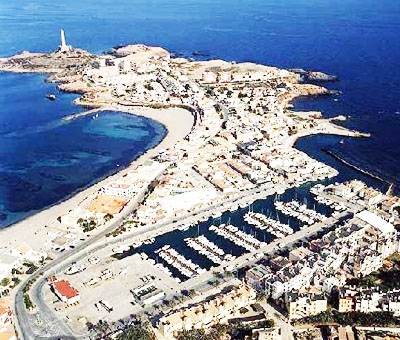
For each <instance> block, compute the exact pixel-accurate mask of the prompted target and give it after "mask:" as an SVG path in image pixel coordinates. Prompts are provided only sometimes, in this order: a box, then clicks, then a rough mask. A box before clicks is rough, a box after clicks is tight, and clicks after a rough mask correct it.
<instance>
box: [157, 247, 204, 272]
mask: <svg viewBox="0 0 400 340" xmlns="http://www.w3.org/2000/svg"><path fill="white" fill-rule="evenodd" d="M155 253H156V254H158V256H160V257H161V258H162V259H163V260H164V261H165V262H167V263H168V264H169V265H171V266H172V267H174V268H176V269H177V270H178V271H179V272H180V273H181V274H182V275H184V276H186V277H188V278H192V277H195V276H198V275H200V274H202V273H204V272H206V270H205V269H204V268H201V267H200V266H199V265H197V264H195V263H193V262H192V261H191V260H189V259H187V258H186V257H184V256H183V255H181V254H179V253H178V252H177V251H176V250H175V249H174V248H171V246H170V245H165V246H164V247H162V248H161V249H158V250H156V251H155Z"/></svg>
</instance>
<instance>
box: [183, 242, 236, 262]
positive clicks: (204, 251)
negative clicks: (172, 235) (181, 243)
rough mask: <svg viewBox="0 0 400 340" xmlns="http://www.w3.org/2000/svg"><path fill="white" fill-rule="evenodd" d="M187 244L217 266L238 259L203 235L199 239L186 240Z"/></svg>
mask: <svg viewBox="0 0 400 340" xmlns="http://www.w3.org/2000/svg"><path fill="white" fill-rule="evenodd" d="M185 242H186V244H187V245H188V246H189V247H190V248H193V249H194V250H196V251H197V252H198V253H199V254H201V255H204V256H206V257H207V258H208V259H210V260H211V261H212V262H214V263H215V264H218V265H220V264H222V263H224V262H226V261H231V260H234V259H235V258H236V257H235V256H233V255H230V254H226V253H225V252H224V251H223V250H222V249H221V248H219V247H218V246H217V245H215V244H214V243H213V242H211V241H209V240H208V239H207V238H206V237H205V236H203V235H201V236H199V237H197V238H186V239H185Z"/></svg>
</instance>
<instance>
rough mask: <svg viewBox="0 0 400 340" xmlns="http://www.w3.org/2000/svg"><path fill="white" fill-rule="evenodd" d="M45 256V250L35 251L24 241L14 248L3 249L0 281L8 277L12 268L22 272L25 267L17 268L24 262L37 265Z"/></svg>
mask: <svg viewBox="0 0 400 340" xmlns="http://www.w3.org/2000/svg"><path fill="white" fill-rule="evenodd" d="M46 258H47V253H46V252H42V251H36V250H34V249H32V248H31V247H30V246H29V245H28V244H26V243H22V244H20V245H19V246H17V247H15V248H10V249H5V250H3V251H2V252H1V253H0V281H1V280H3V279H5V278H10V276H11V275H12V273H13V270H18V271H19V272H22V273H24V272H25V271H26V268H25V269H22V270H19V269H20V268H22V267H23V264H24V263H28V264H32V265H37V264H40V263H42V262H43V261H44V260H45V259H46ZM3 288H4V287H3ZM0 293H1V288H0Z"/></svg>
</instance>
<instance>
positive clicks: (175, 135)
mask: <svg viewBox="0 0 400 340" xmlns="http://www.w3.org/2000/svg"><path fill="white" fill-rule="evenodd" d="M100 110H112V111H120V112H126V113H132V114H136V115H139V116H143V117H147V118H150V119H153V120H156V121H158V122H160V123H161V124H163V125H164V126H165V127H166V129H167V131H168V132H167V135H166V136H165V138H164V139H163V140H162V141H161V143H159V144H158V145H157V146H156V147H155V148H153V149H150V150H148V151H147V152H146V153H144V154H143V155H141V156H140V157H139V158H137V159H136V160H134V161H133V162H132V163H131V164H130V165H129V166H128V167H126V168H125V169H122V170H121V171H119V172H118V173H116V174H114V175H112V176H109V177H107V178H105V179H103V180H101V181H99V182H98V183H96V184H94V185H92V186H90V187H89V188H86V189H84V190H83V191H81V192H79V193H77V194H76V195H74V196H72V197H71V198H69V199H67V200H65V201H63V202H60V203H58V204H55V205H53V206H51V207H49V208H44V209H43V210H42V211H40V212H38V213H36V214H34V215H32V216H30V217H28V218H26V219H24V220H22V221H20V222H17V223H15V224H13V225H11V226H9V227H6V228H4V229H1V230H0V251H1V250H4V248H8V247H14V246H18V245H19V244H21V243H23V242H26V243H27V244H29V245H30V246H31V247H32V248H33V249H34V250H41V247H42V246H43V245H44V244H45V240H46V234H47V230H46V228H45V226H50V225H51V224H59V222H58V221H57V217H58V216H60V215H63V214H65V213H67V212H68V211H70V210H72V209H73V208H75V207H76V206H78V204H79V203H80V202H81V201H83V200H84V199H85V198H86V197H87V196H89V195H91V194H93V193H95V192H97V191H98V190H99V189H100V188H101V187H102V186H103V185H104V184H106V183H107V182H109V181H113V180H115V179H116V178H117V177H119V176H121V175H123V174H124V173H126V172H128V171H130V170H132V169H134V168H135V167H137V166H138V165H139V164H141V163H143V162H144V161H145V160H147V159H149V158H151V157H153V156H155V155H156V154H157V153H159V152H160V151H161V150H164V149H166V148H168V147H170V146H172V145H174V144H175V143H176V142H177V141H179V140H181V139H182V138H184V137H185V136H186V135H187V134H188V133H189V132H190V130H191V128H192V126H193V121H194V120H193V116H192V115H191V113H190V112H189V111H187V110H184V109H181V108H169V109H152V108H147V107H127V106H120V105H112V106H105V107H102V108H101V109H100ZM100 114H101V112H100ZM77 119H79V118H77Z"/></svg>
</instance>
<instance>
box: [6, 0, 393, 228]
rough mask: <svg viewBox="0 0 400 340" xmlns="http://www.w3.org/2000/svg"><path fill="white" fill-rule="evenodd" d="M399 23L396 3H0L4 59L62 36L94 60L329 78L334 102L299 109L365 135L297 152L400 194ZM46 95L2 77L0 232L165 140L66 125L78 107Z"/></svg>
mask: <svg viewBox="0 0 400 340" xmlns="http://www.w3.org/2000/svg"><path fill="white" fill-rule="evenodd" d="M399 17H400V2H399V1H398V0H379V1H378V0H364V1H359V0H347V1H339V0H286V1H281V0H265V1H257V0H241V1H239V0H230V1H227V0H221V1H211V0H201V1H200V0H185V1H183V0H168V1H166V0H157V1H155V0H150V1H147V0H146V1H144V0H121V1H118V2H115V1H111V0H98V1H95V2H94V1H90V2H89V1H77V0H70V1H67V2H54V1H50V0H40V1H39V0H31V1H26V0H15V1H1V2H0V56H8V55H11V54H14V53H17V52H20V51H22V50H30V51H51V50H54V49H56V48H57V45H58V44H59V30H60V28H64V29H65V31H66V36H67V41H68V43H70V44H72V45H73V46H76V47H80V48H85V49H87V50H89V51H91V52H94V53H102V52H103V51H106V50H107V49H109V48H110V47H112V46H115V45H120V44H128V43H144V44H149V45H160V46H163V47H165V48H167V49H168V50H170V51H173V52H175V53H176V54H178V55H184V56H187V57H191V56H192V54H193V52H195V51H196V52H201V53H202V54H206V55H207V56H203V58H216V57H218V58H223V59H227V60H236V61H254V62H259V63H264V64H268V65H275V66H278V67H286V68H294V67H301V68H305V69H313V70H321V71H324V72H327V73H332V74H335V75H337V76H339V78H340V81H339V82H336V83H333V84H330V85H329V86H330V87H331V88H334V89H339V90H341V91H342V92H343V94H342V95H341V96H340V97H339V98H337V99H338V100H337V101H335V100H334V99H335V98H333V97H332V98H330V97H324V98H319V99H300V100H296V101H295V106H296V109H298V110H302V109H307V110H308V109H315V110H322V111H323V112H324V114H325V115H326V116H332V115H336V114H344V115H346V116H350V118H349V120H348V122H346V123H344V125H346V126H348V127H351V128H355V129H358V130H361V131H366V132H371V133H372V137H371V138H369V139H346V140H345V142H344V144H339V141H340V139H339V138H337V137H332V136H328V137H327V136H313V137H307V138H303V139H302V140H300V141H299V142H298V143H297V146H298V147H299V148H300V149H302V150H305V151H307V152H308V153H310V154H311V155H312V156H314V157H316V158H318V159H321V160H324V161H325V162H327V163H329V164H331V165H334V166H335V167H336V168H338V169H339V171H340V172H341V173H342V175H341V176H343V177H344V178H347V177H354V176H357V173H355V172H353V171H352V170H350V169H348V168H347V167H346V166H344V165H342V164H341V163H340V162H337V161H336V160H334V159H333V158H332V157H330V156H328V155H326V154H325V153H324V152H322V151H321V148H327V149H331V150H334V151H335V152H337V153H338V154H340V155H341V156H342V157H344V158H345V159H346V160H348V161H350V162H351V163H352V164H354V165H357V166H359V167H361V168H364V169H367V170H368V171H370V172H372V173H375V174H377V175H379V176H380V177H383V178H384V179H385V180H387V181H389V182H394V183H395V184H397V186H399V185H400V161H399V159H400V148H399V147H398V145H399V144H400V143H399V142H400V38H399V37H400V34H399V33H400V22H399V20H398V18H399ZM195 54H198V53H195ZM53 91H55V90H54V85H52V84H46V83H44V76H32V75H15V74H7V73H2V74H0V212H1V214H0V219H1V218H3V221H0V227H1V226H4V225H7V224H10V223H11V222H14V221H16V220H18V219H20V218H22V217H24V216H26V215H27V214H29V213H32V212H33V211H36V210H38V209H42V208H43V207H45V206H48V205H49V204H52V203H54V202H56V201H58V200H60V199H63V198H65V197H66V196H68V195H70V194H71V193H73V192H74V191H76V190H78V189H79V188H83V187H85V186H87V185H89V184H90V183H93V182H94V181H96V180H98V179H100V178H102V177H104V176H105V175H107V174H109V173H111V172H112V171H113V170H115V169H116V164H119V165H120V166H124V165H126V164H127V163H129V161H131V160H132V159H134V158H136V157H137V156H138V155H139V154H141V153H143V152H144V150H146V149H147V148H149V147H152V146H153V145H155V144H156V143H158V142H159V141H160V139H162V138H163V136H164V134H165V130H164V129H163V128H162V127H161V126H160V125H159V124H157V123H155V122H152V121H149V120H145V119H142V118H134V117H131V116H129V117H128V116H126V115H118V114H112V113H110V114H105V115H101V116H100V117H99V119H98V120H96V121H95V120H91V118H90V117H86V118H81V119H79V120H76V121H73V122H71V123H68V124H66V123H63V122H62V121H61V118H62V117H63V116H65V115H68V114H71V113H75V112H78V111H79V110H80V109H79V108H77V107H74V106H73V105H72V104H71V101H72V100H73V99H74V98H75V96H73V95H67V94H59V95H58V99H57V100H56V101H55V102H49V101H46V100H45V99H44V95H45V94H46V93H49V92H53ZM375 185H376V186H381V187H382V188H384V187H385V185H384V184H381V183H379V182H376V183H375ZM386 186H387V185H386Z"/></svg>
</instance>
